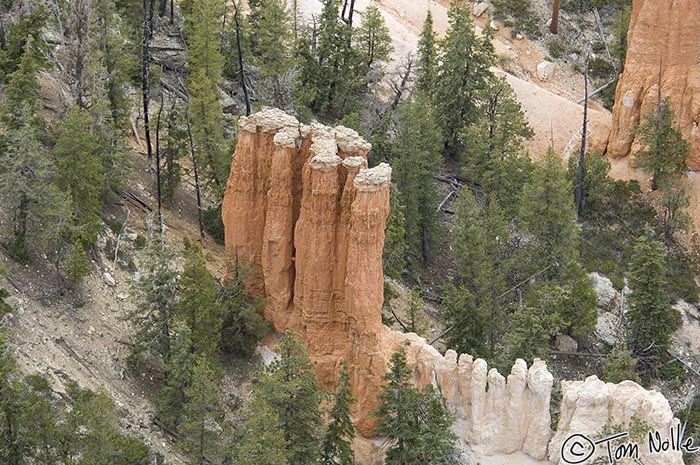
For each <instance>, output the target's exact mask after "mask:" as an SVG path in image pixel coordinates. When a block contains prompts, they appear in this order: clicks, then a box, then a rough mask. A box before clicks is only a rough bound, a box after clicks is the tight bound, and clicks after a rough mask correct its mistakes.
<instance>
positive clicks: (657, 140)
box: [651, 59, 663, 191]
mask: <svg viewBox="0 0 700 465" xmlns="http://www.w3.org/2000/svg"><path fill="white" fill-rule="evenodd" d="M661 71H662V70H661V59H659V82H658V83H657V86H656V87H657V90H656V137H655V138H654V139H655V143H656V147H654V149H655V150H656V156H661V125H662V119H663V113H662V111H661ZM658 188H659V173H658V170H656V169H655V170H654V174H653V176H652V178H651V190H653V191H655V190H656V189H658Z"/></svg>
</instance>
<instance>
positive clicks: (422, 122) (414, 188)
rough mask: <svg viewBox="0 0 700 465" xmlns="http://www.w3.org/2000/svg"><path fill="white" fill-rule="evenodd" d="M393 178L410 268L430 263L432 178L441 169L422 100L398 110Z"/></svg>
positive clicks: (434, 197)
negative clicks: (400, 207)
mask: <svg viewBox="0 0 700 465" xmlns="http://www.w3.org/2000/svg"><path fill="white" fill-rule="evenodd" d="M393 154H394V156H395V158H394V159H393V160H391V162H392V165H393V167H394V173H395V175H394V178H395V179H396V187H397V188H398V190H399V192H400V195H401V199H400V202H401V204H402V206H403V208H404V227H405V231H406V237H405V241H406V243H407V244H408V249H409V252H410V256H411V257H412V258H413V264H415V262H416V259H418V260H420V261H422V262H423V263H425V262H426V261H428V260H429V259H430V250H431V246H432V243H433V240H434V239H433V234H434V232H435V225H436V221H435V219H436V215H437V212H436V209H435V206H436V205H435V204H436V202H437V193H436V189H435V185H434V181H433V174H434V173H435V171H436V170H437V168H438V166H439V165H440V161H441V160H440V132H439V129H438V127H437V125H436V123H435V119H434V118H433V115H432V113H431V111H430V105H429V104H427V103H426V102H425V101H424V100H421V99H419V100H416V101H415V102H411V103H407V104H405V105H404V106H403V107H402V108H401V109H400V110H399V128H398V133H397V135H396V147H395V150H394V151H393Z"/></svg>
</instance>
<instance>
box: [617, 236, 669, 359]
mask: <svg viewBox="0 0 700 465" xmlns="http://www.w3.org/2000/svg"><path fill="white" fill-rule="evenodd" d="M629 286H630V289H631V290H632V292H631V293H630V295H629V297H628V300H627V304H628V308H629V310H628V311H627V314H626V318H627V321H628V328H629V336H628V347H629V349H630V351H631V352H632V354H633V355H634V356H635V357H638V356H640V355H644V354H648V353H652V354H659V355H661V354H664V353H665V350H666V348H667V347H668V344H669V342H670V337H671V332H672V331H673V329H674V328H673V327H674V318H673V314H672V313H671V308H670V305H669V301H668V298H667V296H666V293H665V286H666V266H665V264H664V252H663V247H662V245H661V244H660V243H659V242H658V241H657V240H656V239H654V238H653V237H651V235H650V234H649V233H648V232H647V233H645V234H643V235H641V236H640V237H639V238H638V239H637V242H636V243H635V245H634V254H633V256H632V262H631V263H630V275H629ZM648 351H650V352H648Z"/></svg>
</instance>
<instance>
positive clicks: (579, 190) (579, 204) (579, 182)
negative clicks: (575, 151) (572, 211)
mask: <svg viewBox="0 0 700 465" xmlns="http://www.w3.org/2000/svg"><path fill="white" fill-rule="evenodd" d="M583 89H584V91H583V93H584V95H585V96H586V97H585V100H584V101H583V129H582V131H581V152H580V153H579V156H578V176H577V177H576V218H578V217H579V216H581V211H582V210H583V178H584V176H585V174H586V173H585V170H584V166H583V164H584V157H585V156H586V129H587V128H586V126H587V124H588V121H587V119H588V60H586V70H585V72H584V73H583Z"/></svg>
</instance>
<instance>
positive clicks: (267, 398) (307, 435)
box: [253, 331, 323, 465]
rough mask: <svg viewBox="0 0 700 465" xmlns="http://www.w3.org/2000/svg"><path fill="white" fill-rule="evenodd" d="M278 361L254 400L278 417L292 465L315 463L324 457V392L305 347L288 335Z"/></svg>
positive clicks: (265, 372) (264, 375)
mask: <svg viewBox="0 0 700 465" xmlns="http://www.w3.org/2000/svg"><path fill="white" fill-rule="evenodd" d="M277 353H278V354H279V359H277V360H275V361H273V362H272V363H271V364H270V365H268V366H265V367H263V368H262V370H261V373H260V374H259V378H260V382H259V383H258V384H257V385H256V386H255V389H254V391H253V398H254V399H257V400H258V401H260V402H264V403H266V404H268V405H269V406H270V407H271V408H272V410H273V411H275V412H276V413H277V415H278V416H279V422H280V426H281V428H282V432H283V437H284V443H285V444H286V445H287V454H288V463H289V465H302V464H304V465H306V464H309V463H314V462H315V461H316V460H318V458H319V457H320V456H321V454H320V447H321V444H320V437H321V426H322V424H323V418H322V415H321V409H320V407H319V404H320V402H321V392H320V391H319V388H318V381H317V380H316V375H315V374H314V372H313V370H312V366H311V361H310V360H309V356H308V355H307V353H306V349H304V346H303V345H302V343H301V342H300V341H299V340H298V339H297V338H296V336H295V335H294V333H293V332H291V331H288V332H287V333H285V335H284V336H283V337H282V338H281V339H280V342H279V345H278V346H277Z"/></svg>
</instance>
